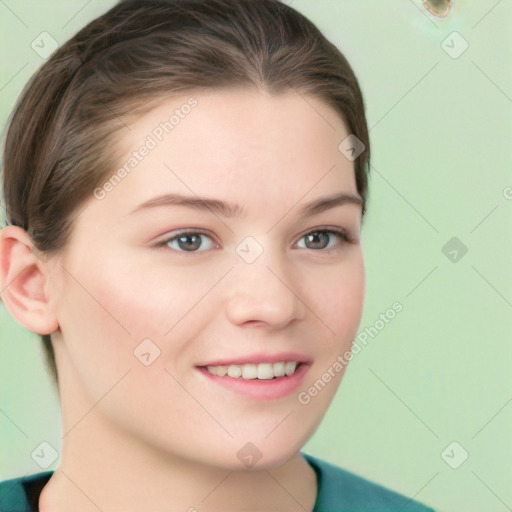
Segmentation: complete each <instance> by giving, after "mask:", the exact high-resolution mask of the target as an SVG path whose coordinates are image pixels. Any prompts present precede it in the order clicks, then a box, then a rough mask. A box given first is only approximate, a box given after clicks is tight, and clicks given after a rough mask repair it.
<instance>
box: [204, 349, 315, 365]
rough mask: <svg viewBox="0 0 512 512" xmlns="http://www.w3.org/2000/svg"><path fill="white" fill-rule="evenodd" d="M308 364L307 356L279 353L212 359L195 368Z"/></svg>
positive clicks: (309, 360)
mask: <svg viewBox="0 0 512 512" xmlns="http://www.w3.org/2000/svg"><path fill="white" fill-rule="evenodd" d="M283 362H284V363H287V362H295V363H310V362H311V359H310V358H308V357H307V356H304V355H301V354H296V353H293V352H281V353H279V354H251V355H247V356H240V357H236V358H234V359H214V360H211V361H208V362H205V363H201V364H198V365H197V366H230V365H232V364H234V365H244V364H260V363H283Z"/></svg>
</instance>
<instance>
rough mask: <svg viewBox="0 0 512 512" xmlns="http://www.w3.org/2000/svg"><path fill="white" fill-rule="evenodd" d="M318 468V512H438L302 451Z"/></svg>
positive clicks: (310, 462)
mask: <svg viewBox="0 0 512 512" xmlns="http://www.w3.org/2000/svg"><path fill="white" fill-rule="evenodd" d="M302 455H303V456H304V458H305V459H306V461H307V462H308V463H309V465H310V466H311V467H312V468H313V469H314V470H315V473H316V474H317V480H318V495H317V500H316V503H315V509H314V512H343V511H351V512H355V511H357V512H377V511H378V512H396V511H397V510H400V511H402V512H434V511H433V509H431V508H429V507H426V506H425V505H422V504H421V503H419V502H417V501H414V500H413V499H411V498H407V497H406V496H403V495H402V494H399V493H397V492H394V491H392V490H390V489H387V488H385V487H382V486H381V485H378V484H376V483H373V482H370V481H369V480H367V479H365V478H363V477H361V476H358V475H355V474H354V473H351V472H349V471H347V470H345V469H342V468H339V467H337V466H334V465H332V464H329V463H328V462H325V461H323V460H320V459H317V458H316V457H312V456H311V455H307V454H305V453H303V454H302Z"/></svg>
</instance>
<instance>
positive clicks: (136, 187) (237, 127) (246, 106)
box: [93, 89, 357, 216]
mask: <svg viewBox="0 0 512 512" xmlns="http://www.w3.org/2000/svg"><path fill="white" fill-rule="evenodd" d="M347 135H348V132H347V129H346V127H345V125H344V123H343V120H342V119H341V116H340V115H339V114H338V113H337V112H336V111H335V110H334V109H333V108H332V107H330V106H328V105H327V104H326V103H324V102H323V101H322V100H320V99H318V98H315V97H308V96H304V95H301V94H298V93H295V92H287V93H283V94H280V95H269V94H267V93H263V92H259V91H254V90H249V89H229V90H209V91H200V92H191V93H190V94H184V95H182V96H179V97H173V98H168V99H165V100H163V101H162V102H161V103H159V104H158V106H156V107H153V108H152V109H151V110H150V111H148V112H147V113H145V114H144V115H142V116H140V117H139V118H138V119H136V120H135V121H133V122H132V123H130V124H129V125H128V128H127V129H125V130H123V131H122V132H120V134H119V141H118V143H119V149H120V150H121V151H120V152H121V155H122V158H121V160H120V161H119V163H118V166H117V168H116V169H114V170H113V171H112V173H111V175H110V176H107V177H106V179H105V182H108V181H110V182H111V186H110V185H109V186H108V187H107V188H108V194H107V195H106V197H105V199H104V200H103V201H101V204H99V205H98V204H96V205H93V207H94V208H96V209H98V214H99V215H100V214H102V215H110V214H111V213H110V212H109V211H108V210H116V211H117V212H118V213H119V214H120V215H126V214H128V213H129V211H132V210H133V209H134V208H135V207H136V206H137V205H138V204H141V203H143V202H145V201H148V200H150V199H151V198H152V197H155V196H157V195H161V194H165V193H177V194H186V195H188V196H190V195H197V196H207V197H214V198H218V199H220V200H223V201H229V202H233V203H236V204H241V205H243V207H244V210H245V211H246V212H249V214H250V213H251V211H253V212H257V213H258V214H259V215H263V213H264V212H263V211H262V206H270V205H272V207H273V211H272V212H269V214H272V215H273V216H275V215H278V214H279V212H277V209H279V208H281V209H286V208H290V206H292V205H294V204H297V203H298V202H300V201H302V200H304V202H307V201H308V200H309V199H311V198H313V197H315V196H319V195H325V194H332V193H333V192H336V193H339V192H345V193H352V194H357V188H356V183H355V176H354V167H353V162H351V161H349V160H348V159H347V158H346V157H345V156H344V154H343V153H342V152H340V150H339V149H338V146H339V145H340V142H341V141H342V140H344V139H345V138H346V137H347ZM96 203H98V202H97V201H96ZM102 209H104V210H105V211H103V213H101V210H102ZM274 210H276V211H274Z"/></svg>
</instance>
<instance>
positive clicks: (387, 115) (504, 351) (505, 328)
mask: <svg viewBox="0 0 512 512" xmlns="http://www.w3.org/2000/svg"><path fill="white" fill-rule="evenodd" d="M287 3H290V4H291V5H292V6H293V7H295V8H296V9H298V10H299V11H301V12H303V13H304V14H306V15H307V16H308V17H309V18H310V19H311V20H312V21H314V22H315V23H316V24H317V25H318V26H319V27H320V28H321V29H322V30H323V31H324V33H325V34H326V36H327V37H329V38H330V39H331V40H332V41H333V42H334V43H335V44H336V45H337V46H338V47H339V48H340V49H341V50H342V51H343V52H344V53H345V55H346V56H347V58H348V59H349V61H350V62H351V63H352V65H353V67H354V69H355V71H356V74H357V76H358V78H359V80H360V82H361V85H362V88H363V91H364V95H365V101H366V104H367V115H368V122H369V126H370V128H371V131H370V135H371V140H372V145H373V146H372V151H373V155H372V170H371V179H370V201H369V209H368V214H367V217H366V219H365V222H364V225H363V246H364V251H365V261H366V269H367V293H366V306H365V312H364V316H363V319H362V322H361V328H360V332H363V331H364V330H365V329H366V328H368V327H370V326H373V325H374V323H375V322H376V320H378V318H379V314H381V313H385V311H386V310H387V309H388V308H390V307H391V305H392V304H393V303H394V302H395V301H398V302H400V303H401V304H402V305H403V311H401V312H400V313H399V314H397V315H396V317H395V318H394V319H393V320H391V321H390V322H389V324H386V325H385V327H384V328H382V329H380V330H379V331H378V334H377V335H375V336H374V337H373V338H369V340H370V341H369V342H368V344H367V346H366V347H364V348H363V350H361V352H359V353H358V354H357V355H356V356H355V357H354V359H353V361H352V363H351V366H350V367H349V370H348V372H347V375H346V377H345V379H344V381H343V384H342V386H341V388H340V391H339V392H338V395H337V397H336V399H335V401H334V404H333V405H332V407H331V409H330V410H329V412H328V414H327V416H326V418H325V420H324V422H323V423H322V425H321V427H320V428H319V430H318V431H317V433H316V434H315V436H314V437H313V438H312V439H311V440H310V441H309V442H308V444H307V445H306V447H305V451H307V452H309V453H311V454H313V455H316V456H319V457H321V458H324V459H326V460H328V461H331V462H333V463H335V464H338V465H341V466H343V467H345V468H347V469H350V470H352V471H355V472H357V473H359V474H362V475H364V476H366V477H367V478H370V479H373V480H375V481H378V482H380V483H382V484H384V485H387V486H389V487H392V488H394V489H396V490H398V491H400V492H403V493H405V494H408V495H409V496H414V497H415V498H416V499H418V500H420V501H423V502H426V503H428V504H430V505H432V506H434V507H436V508H437V509H438V510H439V511H466V512H473V511H475V512H476V511H487V512H489V511H506V510H512V487H511V486H510V482H511V481H512V468H511V466H512V462H511V461H512V443H511V439H510V430H511V428H510V427H511V425H512V386H511V380H512V377H511V363H512V357H511V356H512V348H511V343H510V341H511V331H512V329H511V327H512V314H511V313H512V309H511V308H512V277H511V274H512V272H511V270H512V269H511V267H512V266H511V263H512V261H511V256H510V255H511V254H512V252H511V249H512V229H511V228H512V199H510V198H511V197H512V188H507V187H512V171H511V169H512V156H511V155H512V152H511V146H512V144H511V142H512V138H511V137H512V61H511V57H510V56H511V49H512V36H511V33H512V31H511V20H512V2H511V1H509V0H501V1H496V0H492V1H485V0H478V1H477V0H474V1H469V0H466V1H463V0H460V1H457V0H455V2H454V5H453V8H452V11H451V13H450V14H449V16H448V17H446V18H444V19H440V18H435V17H433V16H432V15H430V14H429V13H428V12H427V11H426V10H425V9H424V8H423V7H422V4H421V1H419V0H417V1H415V0H374V1H370V0H352V1H349V0H331V1H322V0H294V1H293V2H290V1H288V2H287ZM113 4H114V2H110V1H98V0H92V1H87V0H76V1H75V0H72V1H71V0H70V1H59V2H57V1H48V0H46V1H42V0H38V1H34V0H31V1H26V0H23V1H21V0H3V1H2V2H0V20H1V22H0V34H1V35H0V37H1V50H0V51H1V54H0V56H1V75H0V92H1V119H0V122H1V129H2V132H3V130H4V128H5V125H6V122H7V119H8V116H9V113H10V110H11V109H12V106H13V104H14V102H15V100H16V98H17V96H18V95H19V93H20V91H21V90H22V88H23V86H24V84H25V83H26V82H27V80H28V78H29V77H30V76H31V75H32V73H33V72H34V71H35V70H36V69H37V68H38V67H39V66H40V65H41V64H42V62H43V59H42V58H41V57H40V56H39V55H38V54H37V53H36V52H35V51H34V50H33V49H32V47H31V45H32V41H34V40H35V39H37V37H38V36H39V34H41V32H44V31H45V32H48V33H49V34H50V35H51V36H52V37H53V38H54V39H55V40H56V41H57V42H58V43H63V42H64V41H66V40H67V39H68V38H69V37H71V36H72V35H73V34H74V33H75V32H76V31H77V30H78V29H80V28H81V27H82V26H84V25H85V24H86V23H87V22H88V21H90V20H91V19H93V18H94V17H96V16H97V15H98V14H100V13H102V12H104V11H106V10H107V9H108V8H109V7H110V6H111V5H113ZM454 31H456V32H457V33H458V34H459V35H460V37H459V36H457V35H456V34H453V32H454ZM443 41H444V43H443ZM464 41H465V42H466V43H464ZM465 44H467V45H468V47H467V49H466V50H465V51H464V52H463V53H462V54H461V55H460V56H457V55H456V54H457V53H459V52H460V50H461V49H462V48H463V47H464V46H465ZM445 50H448V53H447V51H445ZM449 53H451V55H450V54H449ZM455 56H457V58H454V57H455ZM507 191H508V192H507ZM3 210H4V208H3V207H2V211H3ZM453 237H457V239H458V240H459V241H458V242H456V243H458V244H459V246H460V244H461V243H462V244H464V245H465V246H466V247H467V249H468V251H467V253H466V254H465V255H463V256H461V254H462V253H461V251H460V249H456V250H457V251H458V252H457V256H458V259H457V260H456V261H452V259H450V258H453V257H454V253H452V254H450V253H449V251H450V250H452V249H451V248H450V249H447V250H445V252H443V250H442V249H443V247H444V245H445V244H446V243H447V242H448V241H449V240H450V239H452V238H453ZM445 253H446V254H445ZM0 332H1V334H0V350H1V353H0V370H1V394H0V431H1V441H0V453H1V454H2V457H1V466H0V479H5V478H10V477H15V476H20V475H24V474H28V473H35V472H39V471H41V468H39V466H37V465H36V464H35V463H34V462H33V460H32V458H31V456H30V454H31V452H32V451H33V450H34V448H35V447H36V446H38V445H39V443H40V442H42V441H47V442H49V443H50V444H51V445H52V446H54V447H56V448H57V449H59V446H60V436H61V432H60V425H59V419H58V417H59V405H58V398H57V395H56V392H55V390H54V387H53V385H52V383H51V381H50V379H49V378H48V376H47V375H46V373H45V369H44V361H43V359H42V356H41V351H40V345H39V342H38V340H39V338H38V337H37V336H35V335H33V334H31V333H28V332H26V331H25V330H24V329H23V328H21V327H20V326H18V325H17V324H16V323H15V322H14V321H13V320H12V319H11V317H10V316H9V314H8V313H7V311H6V310H5V307H4V306H3V304H0ZM453 441H456V442H457V443H458V446H456V447H455V448H454V449H453V450H451V449H449V450H448V451H447V452H445V456H444V458H443V457H442V453H443V452H444V450H445V448H446V447H447V446H448V445H450V443H452V442H453ZM459 446H460V447H459ZM462 450H465V451H466V452H467V453H468V454H469V457H468V458H467V460H466V461H465V462H463V463H462V464H461V465H460V466H459V467H458V468H457V469H453V468H452V467H450V466H449V465H448V463H447V462H446V461H445V460H448V461H449V462H450V463H451V464H452V465H456V463H457V461H459V462H460V460H461V459H460V454H461V453H463V452H462Z"/></svg>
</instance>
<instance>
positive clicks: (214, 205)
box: [131, 193, 364, 218]
mask: <svg viewBox="0 0 512 512" xmlns="http://www.w3.org/2000/svg"><path fill="white" fill-rule="evenodd" d="M345 204H355V205H359V206H361V207H362V206H363V205H364V201H363V199H362V198H361V197H360V196H358V195H354V194H346V193H339V194H334V195H331V196H326V197H320V198H318V199H315V200H313V201H310V202H309V203H306V204H305V205H303V206H302V207H301V209H300V213H299V215H300V217H301V218H305V217H311V216H313V215H318V214H319V213H322V212H324V211H326V210H330V209H331V208H335V207H337V206H342V205H345ZM164 206H167V207H168V206H185V207H188V208H193V209H196V210H203V211H210V212H212V213H214V214H216V215H219V216H222V217H226V218H238V217H241V216H243V215H244V209H243V207H241V206H239V205H237V204H233V203H229V202H226V201H221V200H220V199H212V198H209V197H199V196H186V195H182V194H162V195H159V196H156V197H154V198H152V199H149V200H148V201H145V202H144V203H142V204H140V205H139V206H137V207H136V208H135V209H134V210H133V211H132V212H131V213H132V214H133V213H136V212H139V211H143V210H147V209H150V208H156V207H164Z"/></svg>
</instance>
